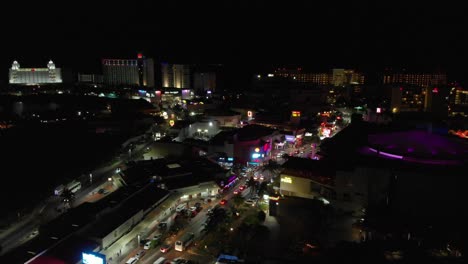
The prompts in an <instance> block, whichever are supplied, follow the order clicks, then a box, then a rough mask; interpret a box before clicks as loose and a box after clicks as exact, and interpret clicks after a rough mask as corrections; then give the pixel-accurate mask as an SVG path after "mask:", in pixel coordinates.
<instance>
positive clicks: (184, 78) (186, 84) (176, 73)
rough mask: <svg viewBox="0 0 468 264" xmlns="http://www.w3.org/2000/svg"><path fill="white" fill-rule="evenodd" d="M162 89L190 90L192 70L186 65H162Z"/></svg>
mask: <svg viewBox="0 0 468 264" xmlns="http://www.w3.org/2000/svg"><path fill="white" fill-rule="evenodd" d="M161 73H162V87H164V88H179V89H182V88H190V80H191V68H190V65H185V64H169V63H162V64H161Z"/></svg>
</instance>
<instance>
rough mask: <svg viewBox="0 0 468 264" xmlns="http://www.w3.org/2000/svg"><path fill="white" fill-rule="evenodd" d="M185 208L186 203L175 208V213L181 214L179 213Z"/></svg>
mask: <svg viewBox="0 0 468 264" xmlns="http://www.w3.org/2000/svg"><path fill="white" fill-rule="evenodd" d="M185 208H187V204H186V203H182V204H179V205H178V206H177V207H176V212H181V211H182V210H184V209H185Z"/></svg>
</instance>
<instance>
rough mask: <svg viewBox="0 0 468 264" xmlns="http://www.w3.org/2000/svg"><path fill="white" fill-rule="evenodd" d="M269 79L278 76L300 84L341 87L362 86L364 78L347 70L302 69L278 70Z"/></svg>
mask: <svg viewBox="0 0 468 264" xmlns="http://www.w3.org/2000/svg"><path fill="white" fill-rule="evenodd" d="M268 76H269V77H274V76H279V77H284V78H292V79H293V80H296V81H297V82H300V83H311V84H317V85H333V86H343V85H349V84H364V81H365V77H364V75H362V74H361V73H358V72H355V71H354V70H349V69H333V70H332V71H331V72H330V73H309V72H303V71H302V68H297V69H294V70H291V69H286V68H278V69H277V70H275V72H274V74H269V75H268Z"/></svg>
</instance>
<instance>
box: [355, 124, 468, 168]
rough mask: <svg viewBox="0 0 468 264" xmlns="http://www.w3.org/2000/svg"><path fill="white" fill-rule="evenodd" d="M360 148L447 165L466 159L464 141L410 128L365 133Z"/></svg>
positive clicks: (411, 159)
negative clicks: (379, 132) (362, 145)
mask: <svg viewBox="0 0 468 264" xmlns="http://www.w3.org/2000/svg"><path fill="white" fill-rule="evenodd" d="M361 152H362V153H364V154H368V155H374V156H375V155H378V156H381V157H383V158H389V159H400V160H404V161H408V162H418V163H427V164H439V165H449V164H460V163H464V162H466V161H467V157H468V143H467V142H466V141H463V140H459V139H454V138H449V137H444V136H440V135H436V134H430V133H427V132H425V131H415V130H413V131H404V132H392V133H381V134H373V135H369V136H368V146H367V147H365V148H363V149H362V151H361Z"/></svg>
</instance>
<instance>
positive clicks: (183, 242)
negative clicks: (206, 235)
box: [174, 233, 195, 251]
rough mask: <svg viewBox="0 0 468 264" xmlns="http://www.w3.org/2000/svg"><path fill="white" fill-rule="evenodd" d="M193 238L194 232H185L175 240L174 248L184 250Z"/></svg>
mask: <svg viewBox="0 0 468 264" xmlns="http://www.w3.org/2000/svg"><path fill="white" fill-rule="evenodd" d="M194 238H195V234H194V233H186V234H184V235H183V236H182V237H181V238H180V240H177V241H176V242H175V247H174V249H175V250H177V251H184V250H185V249H186V248H187V247H188V246H189V245H190V244H192V242H193V239H194Z"/></svg>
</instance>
